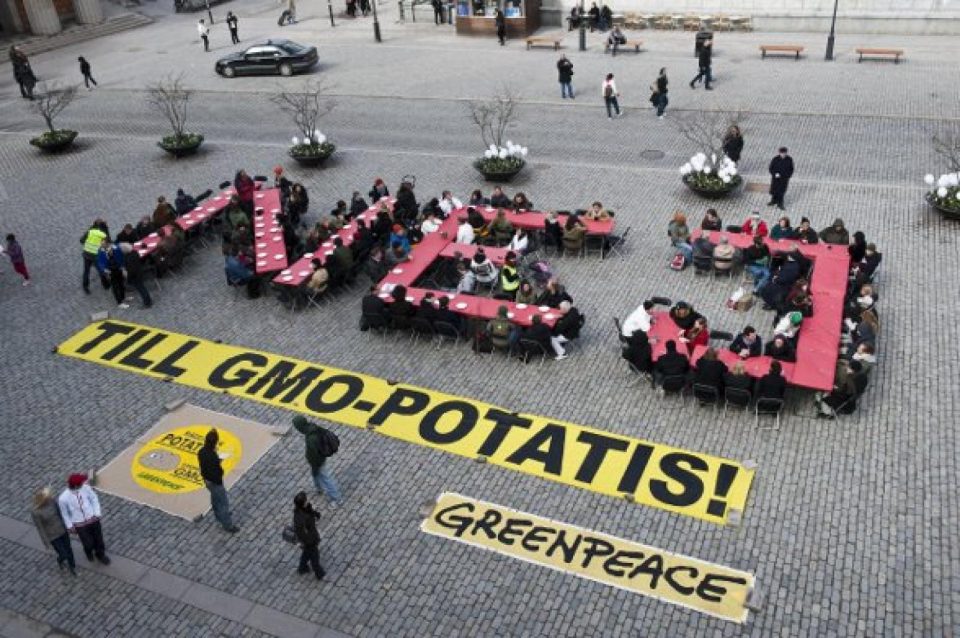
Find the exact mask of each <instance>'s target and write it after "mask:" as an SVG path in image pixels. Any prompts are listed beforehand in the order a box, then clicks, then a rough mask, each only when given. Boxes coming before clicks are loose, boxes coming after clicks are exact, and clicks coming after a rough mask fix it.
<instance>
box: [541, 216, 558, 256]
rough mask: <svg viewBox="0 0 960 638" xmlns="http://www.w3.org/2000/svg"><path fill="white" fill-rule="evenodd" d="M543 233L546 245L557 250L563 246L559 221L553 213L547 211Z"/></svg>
mask: <svg viewBox="0 0 960 638" xmlns="http://www.w3.org/2000/svg"><path fill="white" fill-rule="evenodd" d="M543 232H544V234H545V235H546V239H547V242H546V243H547V244H552V245H553V246H555V247H556V248H557V249H559V248H560V247H561V246H563V226H561V225H560V219H559V218H558V217H557V214H556V213H555V212H554V211H552V210H551V211H547V216H546V217H545V218H544V220H543Z"/></svg>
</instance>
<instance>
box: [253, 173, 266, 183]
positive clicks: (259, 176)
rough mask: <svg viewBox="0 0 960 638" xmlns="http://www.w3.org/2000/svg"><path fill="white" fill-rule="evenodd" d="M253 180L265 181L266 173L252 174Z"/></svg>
mask: <svg viewBox="0 0 960 638" xmlns="http://www.w3.org/2000/svg"><path fill="white" fill-rule="evenodd" d="M253 181H255V182H265V181H267V176H266V175H254V176H253Z"/></svg>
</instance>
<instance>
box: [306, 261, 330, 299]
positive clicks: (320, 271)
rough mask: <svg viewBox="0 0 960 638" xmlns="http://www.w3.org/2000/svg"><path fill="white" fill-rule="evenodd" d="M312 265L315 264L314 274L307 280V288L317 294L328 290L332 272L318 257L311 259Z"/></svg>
mask: <svg viewBox="0 0 960 638" xmlns="http://www.w3.org/2000/svg"><path fill="white" fill-rule="evenodd" d="M310 265H311V266H313V274H312V275H310V279H308V280H307V288H309V289H310V291H311V292H313V293H315V294H319V293H323V292H326V290H327V285H328V284H329V282H330V273H329V272H327V269H326V268H324V267H323V264H322V263H320V260H319V259H317V258H316V257H314V258H313V259H311V260H310Z"/></svg>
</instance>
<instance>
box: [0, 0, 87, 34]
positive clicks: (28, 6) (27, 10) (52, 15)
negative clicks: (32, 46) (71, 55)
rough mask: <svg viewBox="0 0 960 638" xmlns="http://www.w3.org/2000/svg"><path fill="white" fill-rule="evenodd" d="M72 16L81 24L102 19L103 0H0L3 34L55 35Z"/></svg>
mask: <svg viewBox="0 0 960 638" xmlns="http://www.w3.org/2000/svg"><path fill="white" fill-rule="evenodd" d="M71 19H72V20H74V21H76V22H77V23H78V24H97V23H99V22H103V19H104V15H103V8H102V7H101V6H100V0H0V35H2V34H10V33H32V34H34V35H53V34H55V33H59V32H60V30H61V29H62V25H63V23H64V22H65V21H67V20H71Z"/></svg>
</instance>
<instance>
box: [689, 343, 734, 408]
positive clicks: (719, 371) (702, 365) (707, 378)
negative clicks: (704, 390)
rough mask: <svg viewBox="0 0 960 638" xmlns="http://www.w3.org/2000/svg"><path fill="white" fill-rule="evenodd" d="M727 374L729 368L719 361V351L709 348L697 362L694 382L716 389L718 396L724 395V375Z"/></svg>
mask: <svg viewBox="0 0 960 638" xmlns="http://www.w3.org/2000/svg"><path fill="white" fill-rule="evenodd" d="M726 373H727V366H726V365H725V364H724V363H723V362H722V361H720V360H718V359H717V351H716V350H714V349H713V348H707V351H706V352H705V353H704V354H703V356H702V357H700V360H699V361H697V367H696V369H695V370H694V371H693V382H694V383H696V384H698V385H705V386H709V387H711V388H714V389H716V391H717V396H718V397H719V396H720V395H721V394H722V393H723V375H725V374H726Z"/></svg>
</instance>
